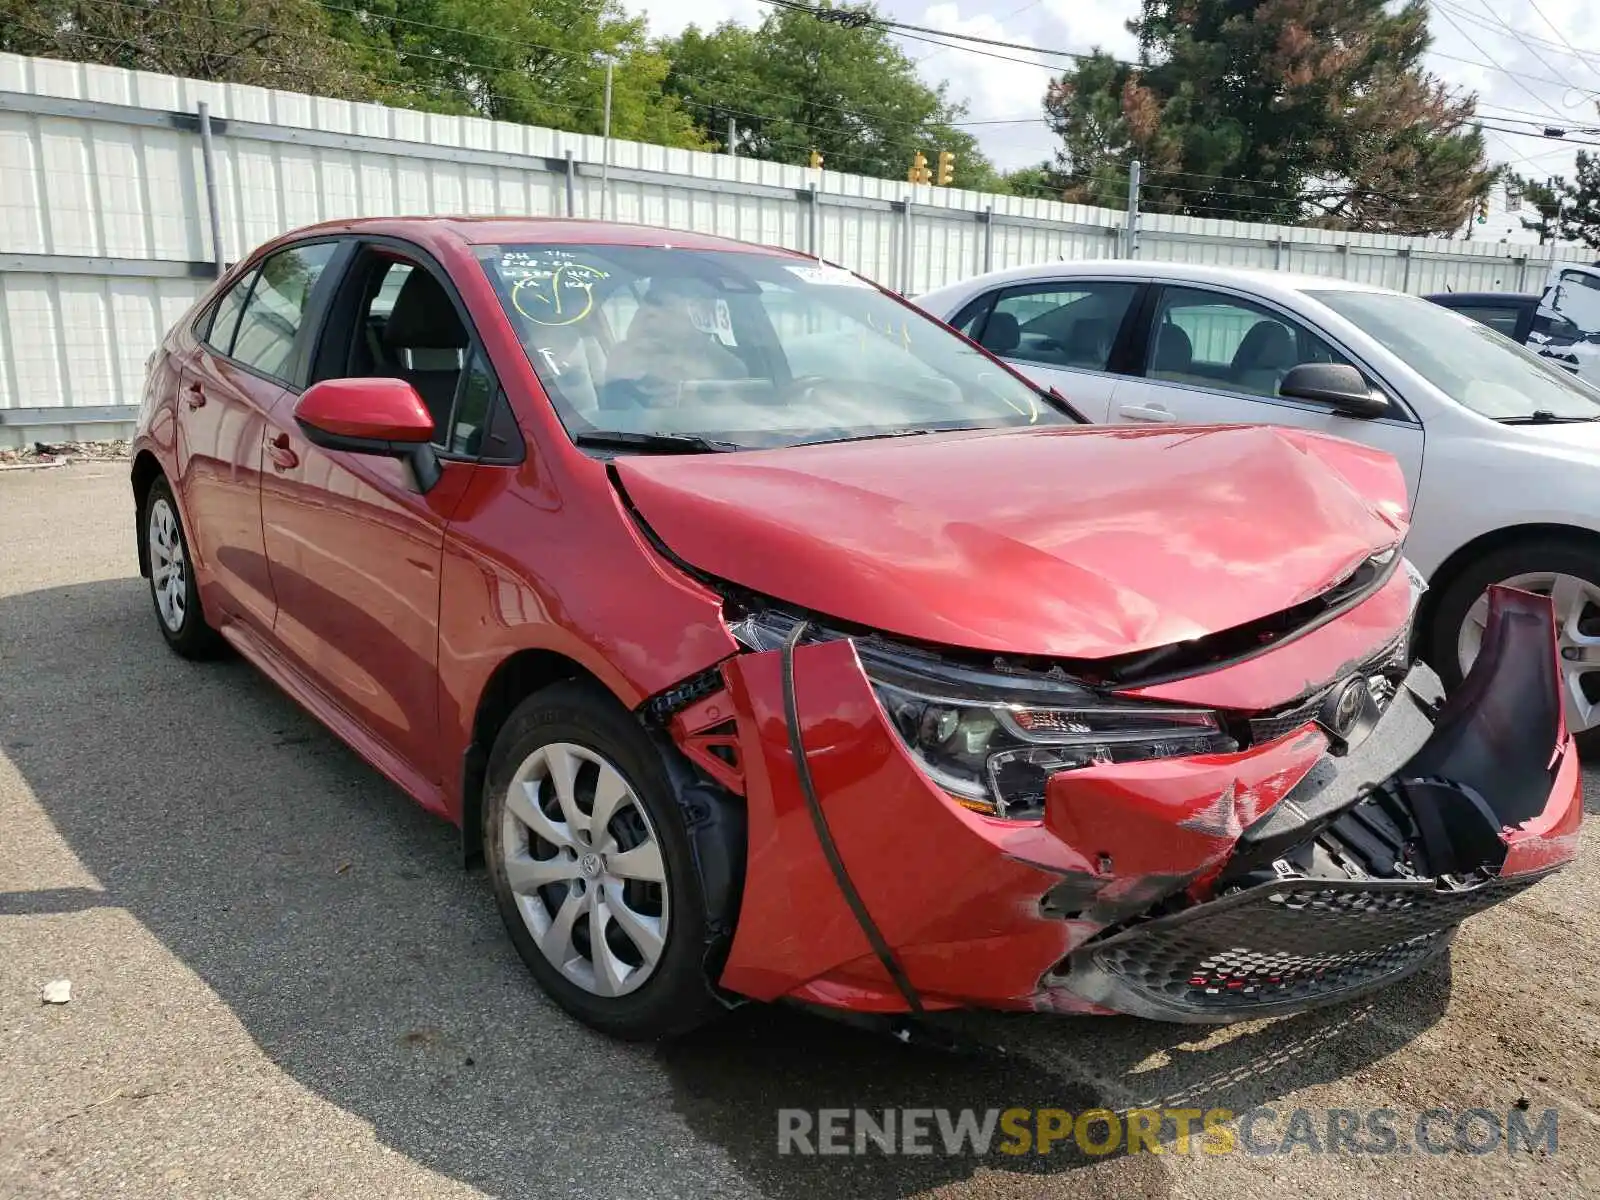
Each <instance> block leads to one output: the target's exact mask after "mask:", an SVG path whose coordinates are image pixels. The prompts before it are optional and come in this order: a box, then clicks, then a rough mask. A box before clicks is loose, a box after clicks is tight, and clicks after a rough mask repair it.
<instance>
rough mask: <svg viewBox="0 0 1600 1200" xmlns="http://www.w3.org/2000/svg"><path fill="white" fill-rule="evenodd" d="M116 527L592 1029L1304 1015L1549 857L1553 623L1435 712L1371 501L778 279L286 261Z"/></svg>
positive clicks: (1304, 463) (167, 405)
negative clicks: (418, 832) (451, 850)
mask: <svg viewBox="0 0 1600 1200" xmlns="http://www.w3.org/2000/svg"><path fill="white" fill-rule="evenodd" d="M132 483H133V499H134V502H135V504H136V506H137V514H138V515H137V529H138V538H139V559H140V565H141V568H142V571H143V573H144V574H145V575H146V576H147V577H148V578H149V581H150V589H151V595H152V597H153V600H154V607H155V611H156V616H157V619H158V627H159V629H160V631H161V633H162V635H163V636H164V637H165V639H166V641H167V642H168V643H169V645H170V646H171V647H172V648H173V649H174V650H176V651H177V652H178V653H180V654H182V655H185V656H187V657H204V656H208V655H210V654H213V653H215V652H217V651H219V650H221V649H223V648H224V647H228V648H231V649H232V650H234V651H237V652H238V653H240V654H242V655H243V656H244V657H245V658H246V659H248V660H249V661H251V662H252V663H254V664H255V665H256V666H257V667H258V668H260V670H261V671H263V672H264V673H265V674H266V675H267V676H269V677H270V678H271V679H272V680H273V681H274V682H276V683H277V684H278V685H279V686H281V687H282V688H283V689H284V690H285V691H287V692H288V693H289V694H290V695H291V696H293V697H294V698H295V699H296V700H297V701H299V702H300V703H301V704H303V705H304V706H305V707H306V708H307V709H309V710H310V711H311V712H312V713H313V714H315V715H316V716H317V717H318V718H319V719H320V720H322V721H323V722H324V723H326V724H327V726H328V727H329V728H330V729H332V730H333V731H334V733H336V734H337V735H338V736H340V737H341V738H343V739H344V740H345V741H347V742H348V743H349V744H350V745H351V746H353V747H354V748H355V749H356V750H357V751H359V752H360V753H361V754H362V755H363V756H364V757H365V758H366V759H367V760H368V761H369V762H371V763H372V765H373V766H375V767H376V768H377V769H378V770H380V771H382V772H383V773H384V774H385V775H386V776H388V777H389V778H390V779H392V780H393V781H394V782H395V783H397V784H398V785H399V786H400V787H401V788H403V789H404V790H405V791H406V792H408V793H409V794H410V795H411V796H412V797H414V798H415V799H416V801H417V802H418V803H419V804H422V805H423V806H424V807H426V808H428V809H430V810H432V811H433V812H435V813H437V814H439V815H440V816H441V817H444V818H445V819H447V820H450V821H452V822H455V823H456V824H457V825H459V826H460V828H461V830H462V834H463V845H464V852H465V854H466V856H467V858H468V861H475V860H476V859H477V857H478V856H480V855H481V856H482V857H483V858H484V859H485V860H486V862H487V866H488V873H489V876H490V878H491V880H492V883H493V887H494V890H495V894H496V896H497V898H498V901H499V904H500V908H501V910H502V913H503V914H504V917H505V921H506V926H507V928H508V930H509V932H510V936H511V938H512V940H513V941H514V942H515V944H516V946H517V949H518V950H519V951H520V953H521V954H522V957H523V958H524V959H525V960H526V961H527V964H528V966H529V968H530V969H531V970H532V972H533V974H534V975H535V977H536V978H537V979H538V981H539V983H540V984H541V985H542V986H543V987H544V988H545V989H546V990H547V991H548V992H549V994H550V995H551V996H552V997H553V998H554V999H555V1000H556V1001H557V1002H558V1003H559V1004H561V1005H562V1006H563V1007H564V1008H565V1009H566V1010H568V1011H569V1012H570V1013H572V1014H574V1015H575V1016H577V1017H578V1018H580V1019H582V1020H584V1021H586V1022H588V1023H590V1024H591V1025H593V1026H595V1027H597V1028H599V1029H602V1030H605V1031H607V1032H610V1033H613V1034H616V1035H619V1036H625V1037H658V1036H662V1035H666V1034H671V1033H676V1032H681V1031H683V1030H685V1029H688V1028H690V1027H692V1026H694V1025H696V1024H697V1023H700V1022H701V1021H703V1020H705V1019H706V1018H708V1017H709V1016H711V1015H713V1014H715V1013H717V1012H718V1011H720V1010H721V1009H722V1008H724V1007H726V1006H730V1005H734V1004H737V1003H740V1002H743V1001H746V1000H751V999H755V1000H762V1001H773V1000H780V999H783V1000H788V1001H793V1002H799V1003H803V1004H807V1005H811V1006H816V1007H819V1008H823V1009H832V1010H835V1011H838V1010H849V1011H852V1012H854V1013H856V1014H863V1013H865V1014H875V1015H876V1017H878V1018H882V1019H883V1020H885V1021H888V1022H903V1021H906V1019H907V1018H915V1017H917V1016H919V1015H921V1014H925V1013H930V1012H933V1011H935V1010H938V1009H948V1008H956V1007H991V1008H1008V1009H1032V1010H1050V1011H1070V1012H1126V1013H1135V1014H1141V1015H1144V1016H1149V1017H1154V1018H1159V1019H1164V1020H1176V1021H1226V1020H1235V1019H1240V1018H1249V1017H1257V1016H1262V1015H1269V1014H1274V1013H1282V1012H1287V1011H1293V1010H1298V1009H1302V1008H1306V1007H1310V1006H1313V1005H1318V1004H1325V1003H1329V1002H1334V1001H1338V1000H1342V999H1347V998H1349V997H1352V996H1355V995H1358V994H1361V993H1363V992H1366V991H1369V990H1371V989H1373V988H1375V987H1378V986H1381V985H1383V984H1386V983H1388V982H1391V981H1393V980H1395V979H1398V978H1400V977H1402V976H1404V975H1406V974H1407V973H1409V972H1411V971H1414V970H1416V969H1417V968H1419V967H1420V966H1422V965H1424V964H1425V963H1427V962H1428V961H1430V960H1431V959H1433V958H1434V957H1435V956H1437V955H1439V954H1440V953H1442V952H1444V951H1445V950H1446V948H1447V947H1448V945H1449V942H1450V939H1451V936H1452V934H1453V933H1454V931H1455V929H1456V927H1457V926H1458V925H1459V923H1460V922H1461V920H1462V919H1463V918H1464V917H1466V916H1467V915H1469V914H1471V913H1473V912H1476V911H1479V910H1481V909H1484V908H1487V907H1489V906H1492V905H1494V904H1496V903H1497V902H1499V901H1501V900H1503V899H1504V898H1505V897H1507V896H1508V895H1511V894H1513V893H1515V892H1516V891H1518V890H1519V889H1521V888H1524V887H1527V886H1529V885H1530V884H1532V883H1534V882H1536V881H1537V880H1539V879H1540V878H1542V877H1543V876H1544V875H1545V874H1547V873H1548V872H1549V871H1551V870H1553V869H1556V868H1558V867H1559V866H1560V865H1561V864H1563V863H1564V862H1566V861H1568V860H1570V859H1571V858H1572V856H1573V854H1574V853H1575V850H1576V836H1577V829H1578V823H1579V820H1580V816H1581V811H1582V810H1581V802H1580V791H1579V777H1578V762H1577V757H1576V753H1575V751H1574V749H1573V744H1572V741H1571V738H1570V737H1569V736H1568V733H1567V730H1566V728H1565V726H1564V724H1563V720H1562V708H1561V703H1560V696H1559V690H1558V689H1559V678H1560V676H1559V672H1558V670H1557V660H1556V657H1555V645H1556V643H1555V636H1554V626H1553V617H1552V613H1551V609H1550V605H1549V602H1548V600H1542V599H1538V598H1536V597H1533V596H1531V595H1529V594H1526V593H1522V592H1516V591H1510V590H1507V589H1500V590H1499V591H1497V592H1496V594H1495V602H1494V605H1493V607H1492V611H1491V613H1490V617H1489V621H1488V628H1487V631H1486V633H1485V635H1484V642H1483V646H1484V649H1483V652H1482V653H1481V654H1480V655H1479V658H1478V660H1477V665H1476V666H1475V667H1474V668H1473V671H1472V674H1471V675H1470V676H1469V677H1468V679H1467V680H1466V681H1465V683H1464V684H1463V685H1462V686H1461V687H1460V688H1459V689H1457V690H1456V691H1455V692H1454V693H1453V694H1452V695H1451V696H1449V697H1447V698H1446V697H1441V696H1440V695H1439V694H1438V684H1437V681H1436V680H1434V679H1433V678H1432V676H1431V675H1429V673H1428V672H1427V669H1426V668H1425V667H1421V666H1417V665H1414V664H1413V662H1412V657H1411V653H1410V643H1409V637H1408V632H1409V626H1410V621H1411V615H1412V612H1413V610H1414V606H1415V604H1416V601H1417V597H1418V594H1419V592H1420V590H1421V585H1420V583H1419V581H1418V579H1417V577H1416V575H1415V573H1414V572H1412V571H1411V570H1410V569H1409V568H1408V565H1407V564H1406V562H1405V559H1404V556H1403V540H1404V536H1405V532H1406V518H1407V512H1406V501H1405V495H1406V493H1405V487H1404V483H1403V481H1402V478H1401V475H1400V472H1399V470H1398V469H1397V467H1396V465H1395V463H1394V462H1393V461H1392V460H1391V459H1389V458H1387V457H1386V456H1383V455H1381V454H1379V453H1377V452H1375V451H1370V450H1366V449H1363V448H1361V447H1359V446H1355V445H1352V444H1350V443H1347V442H1343V441H1339V440H1336V439H1332V438H1328V437H1323V436H1319V435H1315V434H1310V433H1306V432H1300V431H1294V430H1287V429H1272V428H1255V427H1238V426H1233V427H1221V428H1176V427H1163V428H1160V429H1154V430H1130V429H1122V428H1117V429H1111V428H1103V429H1102V428H1093V427H1086V426H1085V425H1084V424H1083V423H1082V421H1081V419H1080V418H1079V417H1078V416H1077V415H1076V414H1075V413H1074V412H1073V411H1072V410H1071V408H1070V407H1069V406H1068V404H1067V402H1066V401H1065V400H1063V399H1062V398H1061V397H1060V396H1058V395H1056V394H1055V393H1053V392H1052V393H1045V392H1041V391H1040V390H1039V389H1038V388H1036V387H1034V386H1033V385H1032V384H1030V383H1028V382H1026V381H1025V380H1024V379H1023V378H1022V377H1021V376H1020V375H1018V374H1016V373H1015V372H1013V371H1012V370H1011V369H1010V368H1008V367H1007V366H1005V365H1004V364H1002V363H1001V362H1000V361H999V360H997V359H995V358H993V357H992V356H990V355H989V354H988V353H986V352H985V351H983V350H981V349H979V348H978V347H976V346H974V345H973V344H972V343H970V342H969V341H967V340H966V339H964V338H963V337H961V336H959V335H958V334H956V333H955V332H953V331H951V330H950V329H948V328H947V327H945V326H943V325H941V324H938V323H936V322H934V321H933V320H931V319H929V318H927V317H926V316H924V315H922V314H920V313H919V312H918V311H917V310H915V309H913V308H912V307H910V306H909V305H907V304H906V303H904V302H903V301H901V300H900V299H899V298H898V297H896V296H893V295H891V294H889V293H887V292H884V291H882V290H881V289H879V288H877V287H875V286H874V285H872V284H870V283H867V282H866V281H864V280H862V279H860V278H859V277H857V276H855V275H853V274H851V273H849V272H847V271H843V270H840V269H838V268H835V267H832V266H829V265H827V264H824V263H820V262H817V261H815V260H812V259H808V258H804V257H801V256H799V255H796V254H792V253H788V252H783V251H777V250H770V249H763V248H759V247H753V246H747V245H742V244H739V243H734V242H728V241H723V240H719V239H714V238H708V237H699V236H695V235H692V234H684V233H670V232H666V231H661V230H653V229H647V228H642V227H637V226H615V225H603V224H593V223H582V222H563V221H537V220H498V219H494V220H439V219H421V218H417V219H394V220H373V221H350V222H341V223H335V224H327V225H321V226H317V227H313V228H310V229H304V230H300V231H298V232H295V233H293V234H290V235H288V236H285V237H283V238H280V239H278V240H276V241H274V242H272V243H271V244H269V245H267V246H265V247H263V248H261V249H260V250H258V251H257V252H256V253H255V254H253V255H251V256H250V257H249V258H248V259H247V260H245V261H244V262H241V263H239V264H238V265H237V266H235V267H234V268H233V269H232V270H230V271H229V272H228V273H227V275H226V276H225V278H223V279H222V280H220V281H219V282H218V283H217V285H216V286H215V287H214V288H212V289H211V290H210V292H209V293H208V294H207V295H206V296H205V297H204V298H203V299H202V300H201V301H200V302H199V303H198V304H197V305H196V306H195V307H194V309H193V310H192V311H191V312H189V313H188V314H186V315H185V316H184V317H183V319H182V320H181V321H179V322H178V324H177V325H176V326H175V327H174V328H173V329H172V331H171V332H170V333H169V334H168V336H167V338H166V339H165V341H164V343H163V344H162V346H161V347H160V349H159V351H158V352H157V354H156V355H155V356H154V358H153V360H152V366H151V372H150V378H149V386H148V391H147V394H146V397H145V403H144V408H143V411H142V413H141V418H140V427H139V431H138V436H137V440H136V444H135V458H134V463H133V475H132Z"/></svg>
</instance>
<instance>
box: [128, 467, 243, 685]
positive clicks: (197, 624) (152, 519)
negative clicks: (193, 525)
mask: <svg viewBox="0 0 1600 1200" xmlns="http://www.w3.org/2000/svg"><path fill="white" fill-rule="evenodd" d="M139 528H140V530H141V531H142V536H143V537H144V545H145V553H146V556H147V561H148V562H149V564H150V599H151V602H152V603H153V604H154V605H155V610H156V625H157V627H159V628H160V630H161V636H162V637H164V638H165V639H166V640H167V645H169V646H171V647H172V649H173V650H175V651H177V652H178V653H179V654H180V655H182V656H183V657H184V658H189V659H196V660H201V659H209V658H215V657H217V655H218V654H220V653H221V652H222V650H223V647H224V644H225V643H224V642H223V640H222V637H221V635H220V634H218V633H217V631H216V630H215V629H213V628H212V627H211V625H210V624H209V623H208V622H207V621H206V616H205V612H204V610H202V609H201V607H200V586H199V584H198V583H196V581H195V577H194V558H193V556H192V555H191V554H190V553H189V539H188V536H187V535H186V534H185V533H184V529H183V518H182V517H180V516H179V515H178V502H177V500H176V499H175V498H174V497H173V495H172V488H171V487H170V486H169V485H168V484H167V481H166V480H165V479H157V480H156V481H155V482H154V483H152V484H151V485H150V490H149V491H147V492H146V493H145V498H144V504H143V506H142V511H141V512H140V514H139Z"/></svg>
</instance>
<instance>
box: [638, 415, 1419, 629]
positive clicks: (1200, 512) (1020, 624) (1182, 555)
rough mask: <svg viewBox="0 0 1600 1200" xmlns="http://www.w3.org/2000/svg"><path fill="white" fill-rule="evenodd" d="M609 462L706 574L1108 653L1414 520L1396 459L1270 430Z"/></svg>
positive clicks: (902, 620)
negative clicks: (1408, 514)
mask: <svg viewBox="0 0 1600 1200" xmlns="http://www.w3.org/2000/svg"><path fill="white" fill-rule="evenodd" d="M615 467H616V471H617V474H618V476H619V477H620V479H621V482H622V486H623V487H624V489H625V490H626V492H627V494H628V496H629V498H630V499H631V500H632V502H633V504H634V505H635V506H636V508H637V509H638V511H639V513H640V515H641V516H643V518H644V520H645V521H646V522H647V523H648V524H649V525H650V527H651V528H652V529H653V530H654V531H655V532H656V534H657V535H658V536H659V537H660V538H661V539H662V541H664V542H665V543H666V545H667V546H668V547H669V548H670V549H671V550H672V552H673V553H674V554H676V555H678V556H679V557H680V558H682V559H683V560H684V561H685V562H687V563H689V564H690V565H692V566H695V567H698V568H699V569H701V570H703V571H706V572H708V573H710V574H711V575H714V576H717V577H719V578H722V579H725V580H728V581H730V582H732V583H736V584H740V585H743V586H744V587H746V588H749V589H751V590H753V591H756V592H760V593H763V594H765V595H767V596H770V597H773V598H774V599H777V600H782V601H787V602H788V603H790V604H794V605H799V606H801V607H804V608H807V609H810V610H811V611H813V612H815V613H818V614H822V615H825V616H831V617H834V618H836V619H839V620H843V621H849V622H854V623H857V624H860V625H866V626H870V627H872V628H875V629H880V630H883V631H884V632H886V633H891V634H897V635H899V636H901V637H906V638H914V639H920V640H924V641H928V642H936V643H942V644H945V645H951V646H963V647H969V648H972V649H977V650H986V651H994V652H998V653H1010V654H1037V655H1045V656H1053V657H1062V658H1101V657H1106V656H1108V655H1114V654H1125V653H1129V652H1133V651H1138V650H1144V649H1151V648H1154V647H1157V646H1164V645H1169V644H1171V643H1173V642H1179V641H1184V640H1186V639H1188V638H1194V637H1199V636H1201V635H1204V634H1208V633H1214V632H1216V631H1218V630H1221V629H1227V628H1230V627H1232V626H1235V625H1240V624H1243V623H1245V622H1248V621H1251V620H1255V619H1257V618H1260V617H1265V616H1269V615H1271V614H1272V613H1274V612H1278V611H1280V610H1282V609H1285V608H1288V607H1289V606H1291V605H1293V604H1296V603H1297V602H1299V601H1302V600H1306V599H1309V598H1310V597H1312V596H1314V595H1316V594H1317V593H1319V592H1321V591H1324V590H1326V589H1327V588H1328V587H1329V586H1331V585H1332V584H1334V583H1336V582H1338V580H1340V579H1341V578H1343V577H1344V576H1345V575H1347V574H1348V573H1349V572H1350V571H1352V570H1353V569H1354V568H1355V567H1356V566H1357V565H1359V564H1360V562H1361V560H1362V559H1363V558H1365V557H1366V556H1367V555H1368V554H1370V553H1371V552H1372V551H1374V550H1376V549H1380V548H1382V547H1384V546H1388V545H1392V544H1393V543H1394V542H1396V541H1397V540H1398V539H1399V538H1400V537H1401V536H1403V534H1404V531H1405V516H1406V501H1405V496H1406V491H1405V482H1404V479H1403V477H1402V476H1401V474H1400V471H1399V468H1398V466H1397V465H1396V464H1395V462H1394V460H1393V459H1392V458H1390V457H1389V456H1387V455H1385V454H1382V453H1381V452H1378V451H1373V450H1368V449H1366V448H1365V447H1362V446H1357V445H1355V444H1353V443H1349V442H1344V441H1341V440H1338V439H1334V438H1328V437H1324V436H1321V435H1317V434H1310V433H1305V432H1302V431H1300V430H1293V429H1283V428H1274V427H1267V426H1229V427H1221V428H1217V427H1207V428H1203V429H1193V428H1167V429H1160V430H1146V429H1116V428H1110V429H1108V428H1105V427H1100V428H1083V427H1068V428H1059V429H1055V428H1053V429H1022V430H1001V431H974V432H961V433H953V434H935V435H921V436H913V437H908V438H895V439H889V440H876V441H862V442H843V443H837V444H833V445H820V446H805V447H795V448H791V449H783V450H763V451H748V452H742V453H737V454H726V455H715V454H710V455H674V456H670V457H669V456H657V457H647V456H630V457H627V458H619V459H618V460H617V461H616V463H615ZM1363 494H1365V495H1366V496H1368V497H1371V499H1363Z"/></svg>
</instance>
